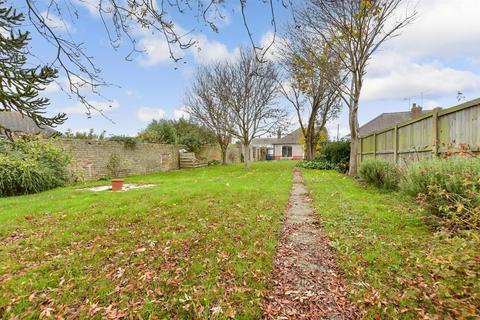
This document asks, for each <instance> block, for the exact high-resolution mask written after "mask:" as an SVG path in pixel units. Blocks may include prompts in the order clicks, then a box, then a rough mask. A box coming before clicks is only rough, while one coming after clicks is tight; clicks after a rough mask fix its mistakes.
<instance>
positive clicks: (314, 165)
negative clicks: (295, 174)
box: [297, 158, 335, 170]
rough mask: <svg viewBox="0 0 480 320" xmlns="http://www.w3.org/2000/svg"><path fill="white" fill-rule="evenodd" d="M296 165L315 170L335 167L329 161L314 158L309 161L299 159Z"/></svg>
mask: <svg viewBox="0 0 480 320" xmlns="http://www.w3.org/2000/svg"><path fill="white" fill-rule="evenodd" d="M297 167H299V168H304V169H316V170H332V169H335V166H334V165H333V164H331V163H330V162H328V161H326V160H323V159H320V158H316V159H315V160H311V161H300V162H299V163H297Z"/></svg>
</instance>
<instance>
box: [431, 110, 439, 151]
mask: <svg viewBox="0 0 480 320" xmlns="http://www.w3.org/2000/svg"><path fill="white" fill-rule="evenodd" d="M432 154H433V156H434V157H438V110H433V115H432Z"/></svg>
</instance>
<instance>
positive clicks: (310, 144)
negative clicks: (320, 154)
mask: <svg viewBox="0 0 480 320" xmlns="http://www.w3.org/2000/svg"><path fill="white" fill-rule="evenodd" d="M305 145H306V147H307V156H306V158H307V160H313V159H314V158H315V153H316V145H315V139H314V133H313V132H312V130H308V132H307V137H306V139H305Z"/></svg>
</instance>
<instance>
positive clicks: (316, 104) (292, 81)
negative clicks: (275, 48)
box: [280, 28, 342, 160]
mask: <svg viewBox="0 0 480 320" xmlns="http://www.w3.org/2000/svg"><path fill="white" fill-rule="evenodd" d="M280 51H281V55H280V56H281V57H282V58H281V61H280V62H281V66H282V70H283V71H284V76H283V82H282V83H281V86H280V87H281V91H282V94H283V96H284V97H285V98H286V100H287V101H288V102H290V104H291V105H292V106H293V108H294V109H295V112H296V114H297V117H298V122H299V123H300V128H301V130H302V133H303V136H304V139H305V146H306V159H307V160H312V159H313V158H315V155H316V152H317V145H318V142H319V140H320V136H321V133H322V132H323V131H324V130H325V127H326V125H327V123H328V121H330V120H332V119H335V118H336V117H338V114H339V113H340V111H341V107H342V104H341V99H340V93H339V91H338V89H337V88H336V87H335V86H333V85H332V81H328V80H327V79H325V78H326V77H337V78H338V77H339V76H340V65H339V63H338V59H337V58H336V57H335V56H334V55H332V54H329V52H328V50H327V48H326V46H325V43H324V41H322V39H321V38H320V39H319V38H318V37H317V38H316V39H315V38H312V37H309V36H308V35H307V34H305V33H302V32H299V29H296V28H290V31H289V33H288V36H287V37H286V40H285V41H283V42H282V46H281V50H280ZM325 69H328V70H329V72H325ZM333 69H336V70H337V72H336V73H333V72H330V70H333Z"/></svg>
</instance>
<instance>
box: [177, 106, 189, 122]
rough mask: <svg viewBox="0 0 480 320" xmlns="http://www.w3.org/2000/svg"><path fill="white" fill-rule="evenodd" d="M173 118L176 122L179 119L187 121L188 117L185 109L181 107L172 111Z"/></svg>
mask: <svg viewBox="0 0 480 320" xmlns="http://www.w3.org/2000/svg"><path fill="white" fill-rule="evenodd" d="M173 118H174V119H176V120H178V119H180V118H185V119H188V118H190V115H189V114H188V113H187V111H186V108H185V107H181V108H180V109H175V110H173Z"/></svg>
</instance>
